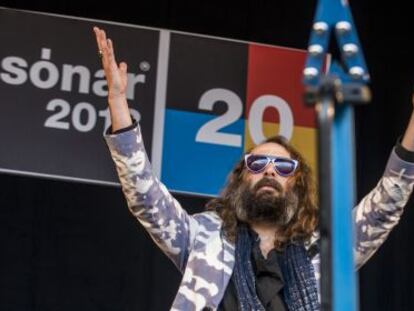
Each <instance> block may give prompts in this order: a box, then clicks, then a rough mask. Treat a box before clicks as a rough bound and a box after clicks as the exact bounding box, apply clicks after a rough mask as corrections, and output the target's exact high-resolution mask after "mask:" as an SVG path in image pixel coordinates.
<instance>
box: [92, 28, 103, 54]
mask: <svg viewBox="0 0 414 311" xmlns="http://www.w3.org/2000/svg"><path fill="white" fill-rule="evenodd" d="M93 30H94V31H95V36H96V43H97V44H98V49H99V50H103V48H104V47H105V46H106V34H105V31H104V30H102V29H100V28H98V27H94V28H93Z"/></svg>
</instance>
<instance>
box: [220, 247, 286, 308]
mask: <svg viewBox="0 0 414 311" xmlns="http://www.w3.org/2000/svg"><path fill="white" fill-rule="evenodd" d="M259 243H260V241H259V240H258V239H256V242H255V244H254V246H253V249H252V265H253V270H254V272H255V278H256V280H255V282H256V293H257V296H258V297H259V299H260V301H261V303H262V305H263V306H264V308H265V309H266V311H285V310H286V306H285V303H284V301H283V292H282V290H283V286H284V282H283V276H282V272H281V270H280V267H279V263H278V260H277V256H278V252H277V251H276V250H275V249H273V250H271V251H270V252H269V254H268V256H267V258H264V257H263V255H262V252H261V250H260V246H259ZM238 307H239V303H238V301H237V292H236V287H235V285H234V277H231V279H230V282H229V285H228V286H227V288H226V291H225V292H224V297H223V300H222V301H221V303H220V305H219V307H218V311H236V310H238Z"/></svg>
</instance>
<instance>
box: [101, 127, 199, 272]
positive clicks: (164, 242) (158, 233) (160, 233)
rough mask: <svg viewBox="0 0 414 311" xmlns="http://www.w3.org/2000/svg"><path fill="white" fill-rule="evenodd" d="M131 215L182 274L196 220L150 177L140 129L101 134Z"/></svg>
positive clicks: (192, 238) (156, 180) (153, 177)
mask: <svg viewBox="0 0 414 311" xmlns="http://www.w3.org/2000/svg"><path fill="white" fill-rule="evenodd" d="M105 140H106V143H107V145H108V147H109V150H110V152H111V156H112V159H113V161H114V162H115V166H116V169H117V172H118V177H119V180H120V182H121V186H122V191H123V193H124V195H125V198H126V200H127V203H128V208H129V210H130V211H131V213H132V214H133V215H134V216H135V217H136V218H137V219H138V221H139V222H140V223H141V224H142V225H143V226H144V228H145V229H146V230H147V232H148V233H149V234H150V236H151V238H152V239H153V240H154V241H155V243H156V244H157V245H158V246H159V247H160V248H161V250H162V251H163V252H164V253H165V254H166V255H167V256H168V257H170V258H171V260H172V261H173V262H174V263H175V265H176V266H177V267H178V268H179V269H180V271H183V269H184V267H185V263H186V261H187V258H188V254H189V250H190V248H191V246H192V241H193V240H194V235H195V230H197V226H198V225H197V221H196V220H195V219H194V218H193V217H191V216H189V215H188V214H187V213H186V211H185V210H184V209H183V208H182V207H181V206H180V204H179V203H178V202H177V200H175V199H174V198H173V197H172V195H171V194H170V193H169V192H168V190H167V189H166V187H165V186H164V185H163V184H162V183H161V182H160V181H159V180H158V179H157V177H155V176H154V174H153V172H152V169H151V164H150V162H149V160H148V157H147V154H146V152H145V148H144V143H143V141H142V135H141V130H140V128H139V126H138V125H137V126H136V127H134V128H133V129H131V130H129V131H124V132H121V133H119V134H112V135H105Z"/></svg>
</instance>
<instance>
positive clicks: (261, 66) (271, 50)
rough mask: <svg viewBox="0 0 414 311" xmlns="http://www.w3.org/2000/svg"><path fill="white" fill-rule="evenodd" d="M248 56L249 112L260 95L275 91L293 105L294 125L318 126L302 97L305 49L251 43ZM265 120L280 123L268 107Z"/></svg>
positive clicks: (247, 108) (274, 92)
mask: <svg viewBox="0 0 414 311" xmlns="http://www.w3.org/2000/svg"><path fill="white" fill-rule="evenodd" d="M248 58H249V61H248V72H247V74H248V78H247V94H246V110H245V111H246V116H248V114H249V111H250V107H251V105H252V104H253V102H254V101H255V100H256V99H257V98H258V97H260V96H262V95H276V96H279V97H281V98H283V99H284V100H285V101H287V102H288V104H289V105H290V108H291V110H292V112H293V117H294V122H295V124H294V126H305V127H315V117H314V110H313V108H309V107H305V106H304V104H303V99H302V98H303V91H304V87H303V84H302V71H303V68H304V64H305V60H306V51H300V50H294V49H287V48H279V47H268V46H263V45H257V44H250V46H249V55H248ZM246 118H247V117H246ZM263 120H264V121H266V122H272V123H279V115H278V113H277V111H276V110H275V109H272V108H268V109H266V110H265V113H264V118H263Z"/></svg>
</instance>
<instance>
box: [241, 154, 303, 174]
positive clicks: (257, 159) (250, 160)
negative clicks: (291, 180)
mask: <svg viewBox="0 0 414 311" xmlns="http://www.w3.org/2000/svg"><path fill="white" fill-rule="evenodd" d="M244 162H245V163H246V167H247V169H248V170H249V171H250V172H252V173H253V174H257V173H260V172H262V171H264V169H265V168H266V167H267V165H268V164H269V163H270V162H272V163H273V168H274V169H275V171H276V172H277V173H278V174H279V175H280V176H283V177H286V176H290V175H292V174H293V173H294V172H295V170H296V168H297V167H298V165H299V162H298V161H297V160H294V159H289V158H283V157H273V156H268V155H263V154H251V153H249V154H246V155H245V156H244Z"/></svg>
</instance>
